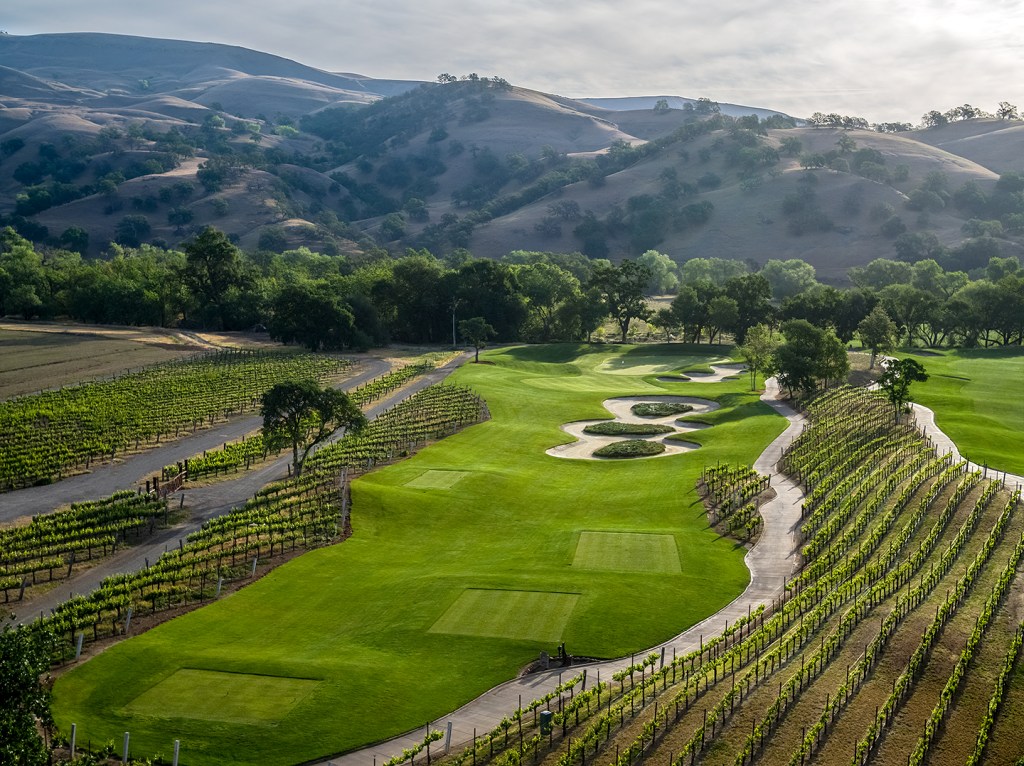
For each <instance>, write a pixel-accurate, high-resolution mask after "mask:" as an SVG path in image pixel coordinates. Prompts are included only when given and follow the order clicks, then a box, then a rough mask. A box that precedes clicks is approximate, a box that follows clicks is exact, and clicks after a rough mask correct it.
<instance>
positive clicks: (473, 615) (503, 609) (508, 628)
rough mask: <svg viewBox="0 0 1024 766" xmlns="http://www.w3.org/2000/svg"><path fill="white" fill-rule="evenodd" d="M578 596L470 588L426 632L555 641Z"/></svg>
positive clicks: (560, 635)
mask: <svg viewBox="0 0 1024 766" xmlns="http://www.w3.org/2000/svg"><path fill="white" fill-rule="evenodd" d="M579 597H580V594H578V593H544V592H542V591H522V590H484V589H481V588H471V589H470V590H466V591H463V592H462V595H461V596H459V598H458V600H457V601H456V602H455V603H454V604H452V605H451V606H450V607H449V608H448V610H447V611H446V612H445V613H444V614H443V615H442V616H441V618H440V619H439V620H438V621H437V622H435V623H434V625H433V627H431V629H430V632H431V633H451V634H453V635H459V636H491V637H493V638H514V639H521V640H525V641H550V642H552V643H555V642H557V641H558V640H559V639H560V638H561V637H562V632H563V631H564V630H565V625H566V623H568V622H569V616H570V615H571V614H572V610H573V608H574V607H575V606H576V601H577V600H578V599H579Z"/></svg>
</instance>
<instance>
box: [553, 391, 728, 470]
mask: <svg viewBox="0 0 1024 766" xmlns="http://www.w3.org/2000/svg"><path fill="white" fill-rule="evenodd" d="M646 402H671V403H673V404H689V405H690V406H691V407H693V409H692V410H691V411H690V412H687V413H686V414H685V415H684V416H682V417H691V416H693V415H701V414H703V413H705V412H712V411H714V410H717V409H718V408H719V404H718V402H713V401H711V400H710V399H698V398H696V397H693V396H657V395H655V396H619V397H616V398H614V399H605V401H604V402H603V404H604V408H605V409H606V410H608V412H610V413H611V414H612V415H614V416H615V420H617V421H619V422H620V423H659V424H662V425H666V426H670V427H671V428H673V429H674V431H675V433H677V434H678V433H686V432H687V431H697V430H699V429H701V428H708V425H707V424H706V423H677V422H676V420H677V418H679V417H680V416H679V415H666V416H664V417H658V418H643V417H639V416H637V415H634V414H633V412H632V410H631V408H632V406H633V405H634V404H640V403H646ZM606 422H607V421H606V420H577V421H575V422H573V423H566V424H565V425H564V426H562V430H563V431H565V432H566V433H567V434H569V435H570V436H573V437H575V438H576V439H577V441H575V442H573V443H571V444H559V445H558V446H557V447H552V448H551V449H549V450H547V454H548V455H551V456H552V457H564V458H572V459H574V460H618V461H620V462H621V461H622V460H623V458H601V457H595V456H594V450H596V449H600V448H601V447H604V446H605V445H606V444H612V443H614V442H620V441H624V440H626V439H631V438H632V439H644V440H646V441H660V442H661V443H662V444H664V445H665V451H664V452H662V453H661V454H660V455H651V456H650V457H652V458H658V457H664V456H665V455H678V454H680V453H682V452H689V451H691V450H695V449H698V448H699V447H700V445H699V444H696V443H694V442H684V441H678V440H676V439H669V438H668V437H670V436H672V435H673V434H659V435H658V436H633V437H630V436H598V435H595V434H588V433H584V432H583V429H584V428H586V427H587V426H589V425H592V424H594V423H606ZM646 459H648V458H629V460H646Z"/></svg>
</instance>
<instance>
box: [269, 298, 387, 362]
mask: <svg viewBox="0 0 1024 766" xmlns="http://www.w3.org/2000/svg"><path fill="white" fill-rule="evenodd" d="M271 311H272V315H271V317H270V321H269V322H268V324H267V329H268V330H269V331H270V337H271V338H273V339H274V340H276V341H280V342H281V343H300V344H302V345H303V346H305V347H306V348H308V349H309V350H310V351H320V350H334V349H343V348H349V347H353V346H354V347H356V348H365V347H367V346H368V345H369V338H368V337H366V336H364V335H361V334H360V333H359V332H358V331H357V329H356V326H355V317H354V316H353V315H352V312H351V310H350V309H349V307H348V306H347V305H346V304H345V301H344V300H343V299H342V298H341V296H340V295H338V294H337V293H336V292H334V291H331V290H330V289H329V288H327V286H326V285H317V284H313V283H310V282H294V283H292V284H287V285H285V286H284V287H283V288H281V291H280V292H279V293H278V294H277V297H276V298H275V299H274V301H273V304H272V306H271Z"/></svg>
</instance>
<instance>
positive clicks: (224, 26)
mask: <svg viewBox="0 0 1024 766" xmlns="http://www.w3.org/2000/svg"><path fill="white" fill-rule="evenodd" d="M6 16H7V20H6V21H5V22H4V23H5V24H7V30H8V31H9V32H11V33H12V34H33V33H42V32H58V31H99V32H113V33H122V34H135V35H145V36H152V37H172V38H177V39H188V40H200V41H211V42H224V43H230V44H234V45H242V46H245V47H249V48H254V49H257V50H262V51H266V52H268V53H275V54H278V55H282V56H287V57H289V58H293V59H296V60H298V61H301V62H302V63H305V64H310V65H312V66H318V67H321V68H323V69H328V70H332V71H355V72H360V73H363V74H366V75H369V76H371V77H386V78H408V79H433V78H434V77H435V76H436V75H437V74H438V73H440V72H442V71H446V72H451V73H452V74H464V73H468V72H471V71H475V72H478V73H479V74H493V75H500V76H503V77H505V78H506V79H508V80H510V81H511V82H513V83H515V84H519V85H524V86H526V87H532V88H536V89H538V90H544V91H548V92H554V93H559V94H562V95H568V96H611V95H652V94H666V95H681V96H689V97H697V96H708V97H710V98H713V99H715V100H718V101H729V102H733V103H746V104H750V105H754V106H767V107H773V108H776V109H781V110H783V111H787V112H789V113H791V114H795V115H807V114H810V113H811V112H813V111H824V112H840V113H844V114H855V115H859V116H864V117H866V118H868V119H869V120H877V121H881V120H896V119H899V120H904V121H909V122H915V121H917V120H918V119H919V118H920V115H921V114H923V113H924V112H925V111H927V110H928V109H933V108H937V109H947V108H949V107H950V106H953V105H954V104H961V103H964V102H968V103H972V104H975V105H976V106H980V107H982V108H985V109H989V110H994V109H995V107H996V104H997V103H998V101H1001V100H1008V101H1012V102H1015V103H1021V102H1024V85H1022V84H1021V82H1020V80H1019V79H1018V78H1017V77H1015V76H1014V75H1015V73H1016V71H1017V69H1018V66H1019V64H1018V61H1019V58H1020V54H1021V51H1022V47H1024V45H1022V43H1021V41H1020V40H1019V38H1018V36H1017V34H1016V32H1017V30H1019V29H1021V28H1024V7H1022V6H1021V4H1020V3H1018V2H1015V1H1014V0H998V1H997V2H989V3H977V2H976V1H975V0H969V1H966V0H861V2H858V3H856V4H853V3H845V2H838V0H831V1H830V2H810V1H809V0H792V2H788V3H778V2H769V1H768V0H723V2H720V3H718V4H715V5H712V4H706V3H701V4H697V3H693V2H690V3H685V2H684V3H678V4H668V3H665V2H663V0H634V2H633V3H631V4H630V5H629V6H628V10H627V6H624V5H623V4H622V3H620V2H609V1H608V0H589V1H588V0H563V2H560V3H551V2H549V1H547V0H544V1H543V2H542V1H541V0H510V1H509V2H505V3H500V4H496V3H493V2H487V1H485V0H419V2H413V1H412V0H375V2H373V3H365V2H353V0H341V2H331V3H328V2H325V0H293V1H292V2H288V3H281V2H269V0H250V1H249V2H247V3H246V4H245V5H244V6H243V5H241V4H235V3H208V2H206V0H203V1H202V2H200V1H199V0H180V1H179V2H178V3H175V4H174V5H173V6H170V5H168V4H165V3H159V4H158V3H154V2H141V3H140V2H138V0H135V1H134V2H131V3H129V2H128V0H94V2H90V3H88V4H85V5H82V4H68V3H67V2H66V0H35V2H33V3H31V4H29V3H21V4H17V5H16V7H14V8H11V9H8V12H7V13H6Z"/></svg>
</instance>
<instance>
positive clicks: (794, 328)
mask: <svg viewBox="0 0 1024 766" xmlns="http://www.w3.org/2000/svg"><path fill="white" fill-rule="evenodd" d="M782 335H783V336H784V337H785V339H786V340H785V342H784V343H782V344H781V345H780V346H779V347H778V349H777V351H776V353H775V358H776V361H777V369H778V377H779V383H780V385H782V386H784V387H785V388H786V389H787V390H788V391H789V392H790V395H792V394H794V393H796V392H798V391H800V392H804V393H809V392H811V391H814V390H816V389H817V388H818V386H819V384H820V383H824V384H826V385H827V384H828V381H830V380H840V379H842V378H844V377H845V376H846V373H847V372H849V369H850V363H849V361H848V360H847V357H846V349H845V348H844V347H843V344H842V341H840V340H839V338H838V337H836V334H835V332H833V331H832V330H831V328H830V329H827V330H823V329H821V328H820V327H815V326H814V325H812V324H811V323H810V322H808V321H807V320H805V319H791V320H790V321H788V322H784V323H783V324H782Z"/></svg>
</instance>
